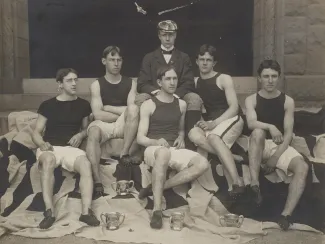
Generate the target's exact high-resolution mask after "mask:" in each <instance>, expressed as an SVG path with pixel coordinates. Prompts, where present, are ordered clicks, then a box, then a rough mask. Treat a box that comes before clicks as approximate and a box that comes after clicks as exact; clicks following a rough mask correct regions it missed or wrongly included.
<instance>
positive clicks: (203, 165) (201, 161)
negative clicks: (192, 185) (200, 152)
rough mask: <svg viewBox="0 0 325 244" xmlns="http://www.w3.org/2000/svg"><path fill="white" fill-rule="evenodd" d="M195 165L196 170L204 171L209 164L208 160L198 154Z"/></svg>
mask: <svg viewBox="0 0 325 244" xmlns="http://www.w3.org/2000/svg"><path fill="white" fill-rule="evenodd" d="M195 165H196V167H197V168H198V171H199V172H201V173H204V172H205V171H207V170H208V169H209V167H210V164H209V162H208V160H207V159H206V158H204V157H202V156H198V160H197V162H196V163H195Z"/></svg>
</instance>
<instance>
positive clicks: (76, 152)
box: [36, 146, 86, 172]
mask: <svg viewBox="0 0 325 244" xmlns="http://www.w3.org/2000/svg"><path fill="white" fill-rule="evenodd" d="M45 152H49V153H52V154H53V155H54V156H55V159H56V167H58V166H60V165H61V166H62V168H64V169H66V170H68V171H70V172H74V171H75V170H74V164H75V161H76V159H77V157H79V156H86V153H85V152H84V151H83V150H81V149H79V148H75V147H71V146H64V147H62V146H53V151H41V150H40V149H39V148H38V149H37V151H36V159H37V161H38V159H39V157H40V156H41V155H42V154H43V153H45Z"/></svg>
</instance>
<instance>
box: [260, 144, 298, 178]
mask: <svg viewBox="0 0 325 244" xmlns="http://www.w3.org/2000/svg"><path fill="white" fill-rule="evenodd" d="M277 148H278V145H277V144H275V143H274V142H273V141H272V140H271V139H267V140H265V147H264V150H263V156H262V157H263V163H266V161H267V160H268V159H269V158H270V157H271V156H272V155H273V154H274V153H275V151H276V150H277ZM295 157H302V156H301V154H300V153H298V152H297V151H296V149H294V148H293V147H290V146H289V147H288V148H287V150H285V151H284V153H282V155H281V156H280V158H279V160H278V162H277V164H276V167H277V168H278V169H281V170H282V171H283V172H284V173H285V174H286V175H287V176H291V175H292V173H291V172H288V167H289V164H290V162H291V160H292V159H293V158H295Z"/></svg>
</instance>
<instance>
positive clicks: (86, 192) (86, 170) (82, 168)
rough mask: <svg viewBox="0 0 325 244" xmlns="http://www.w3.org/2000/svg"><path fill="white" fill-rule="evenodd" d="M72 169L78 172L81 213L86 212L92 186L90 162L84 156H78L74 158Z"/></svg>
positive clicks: (89, 203)
mask: <svg viewBox="0 0 325 244" xmlns="http://www.w3.org/2000/svg"><path fill="white" fill-rule="evenodd" d="M74 169H75V171H76V172H77V173H79V174H80V182H79V187H80V193H81V202H82V214H88V210H89V208H90V206H91V201H92V194H93V187H94V184H93V179H92V175H91V164H90V162H89V161H88V159H87V157H86V156H80V157H78V158H77V159H76V162H75V164H74Z"/></svg>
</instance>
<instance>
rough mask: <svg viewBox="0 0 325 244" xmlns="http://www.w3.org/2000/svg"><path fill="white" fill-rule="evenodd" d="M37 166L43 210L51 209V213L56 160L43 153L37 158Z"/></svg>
mask: <svg viewBox="0 0 325 244" xmlns="http://www.w3.org/2000/svg"><path fill="white" fill-rule="evenodd" d="M39 166H40V170H41V186H42V194H43V199H44V204H45V209H46V210H47V209H51V211H52V213H53V212H54V208H53V200H52V198H53V187H54V174H53V172H54V169H55V168H56V159H55V156H54V154H52V153H47V152H45V153H43V154H42V155H41V156H40V157H39Z"/></svg>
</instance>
